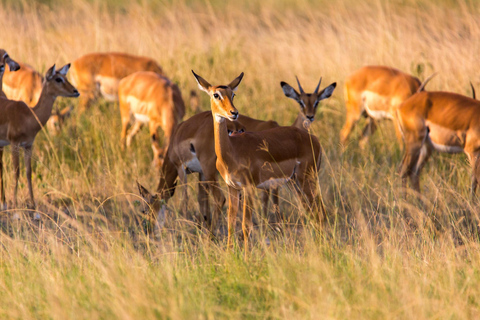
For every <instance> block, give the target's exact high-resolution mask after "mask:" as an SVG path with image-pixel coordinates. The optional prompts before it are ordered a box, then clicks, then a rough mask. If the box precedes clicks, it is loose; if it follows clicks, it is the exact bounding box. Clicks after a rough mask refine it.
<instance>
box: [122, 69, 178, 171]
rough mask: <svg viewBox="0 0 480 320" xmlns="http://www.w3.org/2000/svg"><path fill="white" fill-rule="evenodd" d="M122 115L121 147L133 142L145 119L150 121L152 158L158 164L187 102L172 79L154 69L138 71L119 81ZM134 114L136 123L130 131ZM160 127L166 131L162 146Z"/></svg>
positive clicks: (147, 121)
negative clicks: (158, 130)
mask: <svg viewBox="0 0 480 320" xmlns="http://www.w3.org/2000/svg"><path fill="white" fill-rule="evenodd" d="M118 96H119V102H120V103H119V104H120V114H121V118H122V133H121V143H122V147H124V146H125V145H126V146H127V147H129V146H130V144H131V141H132V139H133V137H134V136H135V134H137V133H138V131H139V130H140V129H141V127H142V125H143V124H145V123H148V124H149V129H150V137H151V140H152V149H153V159H154V160H153V162H154V165H155V166H157V167H159V166H160V165H161V162H162V159H163V158H164V156H165V152H166V149H167V148H168V146H169V141H170V137H171V135H172V133H173V130H174V128H175V126H176V125H177V123H178V122H180V121H181V119H182V118H183V116H184V115H185V104H184V102H183V99H182V94H181V92H180V89H179V88H178V86H177V85H176V84H174V83H172V82H171V81H170V80H169V79H167V78H165V77H164V76H161V75H159V74H157V73H155V72H151V71H140V72H135V73H133V74H131V75H129V76H127V77H125V78H123V79H122V80H121V81H120V84H119V87H118ZM132 115H133V118H134V119H135V120H134V121H135V122H134V124H133V126H132V128H131V130H130V132H129V133H128V135H127V128H128V124H129V122H130V119H131V117H132ZM158 127H161V128H162V130H163V132H164V145H165V146H166V147H164V148H162V147H160V143H159V137H158V134H157V129H158Z"/></svg>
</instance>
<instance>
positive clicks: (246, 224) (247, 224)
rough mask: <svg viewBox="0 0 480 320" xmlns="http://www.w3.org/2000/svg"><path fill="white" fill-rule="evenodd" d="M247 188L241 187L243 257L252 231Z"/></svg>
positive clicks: (250, 202) (249, 199) (250, 199)
mask: <svg viewBox="0 0 480 320" xmlns="http://www.w3.org/2000/svg"><path fill="white" fill-rule="evenodd" d="M250 191H251V190H248V189H247V188H243V221H242V230H243V241H244V245H245V258H246V257H247V256H248V249H249V247H248V241H249V239H250V233H251V232H252V226H253V222H252V194H251V192H250Z"/></svg>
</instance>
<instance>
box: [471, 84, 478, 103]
mask: <svg viewBox="0 0 480 320" xmlns="http://www.w3.org/2000/svg"><path fill="white" fill-rule="evenodd" d="M470 87H472V98H473V99H474V100H476V99H477V97H476V94H475V88H474V87H473V83H472V82H471V81H470Z"/></svg>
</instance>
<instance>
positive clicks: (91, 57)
mask: <svg viewBox="0 0 480 320" xmlns="http://www.w3.org/2000/svg"><path fill="white" fill-rule="evenodd" d="M137 71H153V72H156V73H158V74H160V75H164V72H163V70H162V68H161V67H160V66H159V65H158V63H157V62H156V61H155V60H153V59H151V58H147V57H141V56H135V55H131V54H127V53H118V52H102V53H90V54H86V55H84V56H82V57H80V58H78V59H77V60H75V61H74V62H73V63H72V70H71V71H70V76H71V79H72V84H73V85H74V86H76V87H77V88H78V91H79V92H80V94H81V97H80V106H79V107H80V110H81V111H83V110H84V109H85V108H88V107H89V106H90V105H91V103H92V102H93V101H94V100H95V99H96V98H97V97H99V96H103V98H105V99H106V100H107V101H117V100H118V85H119V83H120V80H122V79H123V78H125V77H126V76H128V75H130V74H132V73H134V72H137Z"/></svg>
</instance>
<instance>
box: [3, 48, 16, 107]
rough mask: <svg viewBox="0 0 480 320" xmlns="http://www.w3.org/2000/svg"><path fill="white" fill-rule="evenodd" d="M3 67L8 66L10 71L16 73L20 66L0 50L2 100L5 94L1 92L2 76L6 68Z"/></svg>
mask: <svg viewBox="0 0 480 320" xmlns="http://www.w3.org/2000/svg"><path fill="white" fill-rule="evenodd" d="M5 65H8V67H9V69H10V71H17V70H18V69H20V65H19V64H18V63H17V62H15V61H14V60H12V58H10V56H9V55H8V53H7V52H6V51H5V50H3V49H0V97H3V98H5V97H6V96H5V93H4V92H3V86H2V83H3V75H4V72H5V68H6V67H5Z"/></svg>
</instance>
